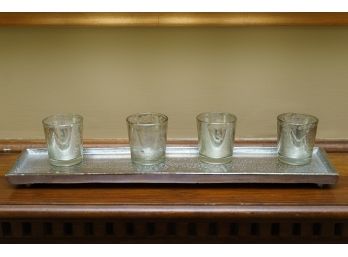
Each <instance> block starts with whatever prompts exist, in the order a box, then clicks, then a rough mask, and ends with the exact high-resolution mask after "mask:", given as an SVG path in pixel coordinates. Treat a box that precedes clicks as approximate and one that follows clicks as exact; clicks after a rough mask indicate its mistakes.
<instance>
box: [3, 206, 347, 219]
mask: <svg viewBox="0 0 348 257" xmlns="http://www.w3.org/2000/svg"><path fill="white" fill-rule="evenodd" d="M9 217H11V218H81V217H83V218H185V217H186V218H187V217H189V218H239V219H250V218H256V217H257V218H271V219H274V218H293V217H296V218H316V219H319V218H322V219H325V218H330V219H342V218H347V217H348V206H331V205H329V206H310V205H306V206H291V205H288V206H282V205H249V206H242V205H229V206H219V205H211V206H209V205H200V206H198V205H100V204H98V205H54V204H47V205H30V204H29V205H0V218H9Z"/></svg>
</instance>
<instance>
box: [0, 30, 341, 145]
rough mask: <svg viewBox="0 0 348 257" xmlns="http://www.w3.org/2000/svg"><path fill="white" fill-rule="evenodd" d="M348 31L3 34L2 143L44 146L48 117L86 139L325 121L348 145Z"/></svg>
mask: <svg viewBox="0 0 348 257" xmlns="http://www.w3.org/2000/svg"><path fill="white" fill-rule="evenodd" d="M347 98H348V27H258V28H257V27H240V28H13V27H12V28H0V139H5V138H43V132H42V128H41V119H42V118H43V117H45V116H47V115H49V114H53V113H57V112H76V113H81V114H82V115H83V116H84V117H85V138H122V137H127V131H126V125H125V118H126V116H127V115H129V114H131V113H134V112H142V111H155V112H163V113H165V114H167V115H168V116H169V135H168V136H169V137H170V138H193V137H196V131H195V116H196V114H198V113H199V112H203V111H227V112H232V113H234V114H236V115H237V116H238V129H237V137H243V138H250V137H251V138H269V137H275V135H276V126H275V124H276V116H277V114H279V113H282V112H288V111H293V112H306V113H311V114H314V115H316V116H318V117H319V119H320V122H319V129H318V137H320V138H348V119H347V111H348V99H347Z"/></svg>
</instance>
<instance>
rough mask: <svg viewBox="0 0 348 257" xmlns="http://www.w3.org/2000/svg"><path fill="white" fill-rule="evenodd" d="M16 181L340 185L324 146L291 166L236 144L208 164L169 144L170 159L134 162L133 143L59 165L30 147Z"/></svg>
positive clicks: (11, 175) (192, 150)
mask: <svg viewBox="0 0 348 257" xmlns="http://www.w3.org/2000/svg"><path fill="white" fill-rule="evenodd" d="M6 177H7V179H8V180H9V182H10V183H12V184H16V185H19V184H37V183H55V184H60V183H64V184H67V183H314V184H319V185H325V184H335V183H336V182H337V180H338V174H337V172H336V171H335V169H334V167H333V166H332V165H331V164H330V162H329V160H328V159H327V156H326V153H325V151H324V150H323V149H320V148H315V149H314V151H313V158H312V162H311V163H310V164H307V165H304V166H291V165H287V164H283V163H281V162H279V161H278V159H277V149H276V148H275V147H235V148H234V153H233V160H232V162H231V163H229V164H218V165H216V164H205V163H201V162H200V161H199V160H198V150H197V147H194V146H167V151H166V161H165V162H164V163H162V164H159V165H155V166H138V165H134V164H132V162H131V159H130V150H129V147H116V148H86V149H85V150H84V160H83V162H82V163H81V164H78V165H75V166H70V167H55V166H52V165H50V164H49V162H48V155H47V149H27V150H25V151H23V153H22V155H21V156H20V157H19V159H18V160H17V162H16V164H15V165H14V166H13V167H12V169H11V170H10V171H9V172H8V173H7V174H6Z"/></svg>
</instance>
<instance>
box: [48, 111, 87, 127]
mask: <svg viewBox="0 0 348 257" xmlns="http://www.w3.org/2000/svg"><path fill="white" fill-rule="evenodd" d="M58 117H65V118H70V119H71V122H70V124H53V122H52V121H51V122H50V121H49V120H51V119H53V118H58ZM74 118H75V119H74ZM82 122H83V116H82V115H80V114H76V113H58V114H53V115H50V116H47V117H46V118H44V119H43V120H42V124H43V125H44V126H45V127H69V126H71V125H75V124H81V123H82Z"/></svg>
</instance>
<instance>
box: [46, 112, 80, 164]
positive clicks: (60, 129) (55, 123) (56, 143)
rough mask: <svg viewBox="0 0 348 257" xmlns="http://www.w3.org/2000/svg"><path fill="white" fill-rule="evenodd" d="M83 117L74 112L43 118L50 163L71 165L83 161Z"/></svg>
mask: <svg viewBox="0 0 348 257" xmlns="http://www.w3.org/2000/svg"><path fill="white" fill-rule="evenodd" d="M82 122H83V118H82V117H81V116H79V115H74V114H59V115H53V116H50V117H47V118H45V119H44V120H43V125H44V131H45V137H46V141H47V148H48V156H49V160H50V163H51V164H53V165H56V166H70V165H73V164H77V163H79V162H81V161H82V151H83V147H82V130H83V125H82Z"/></svg>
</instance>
